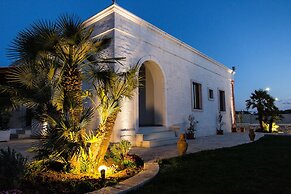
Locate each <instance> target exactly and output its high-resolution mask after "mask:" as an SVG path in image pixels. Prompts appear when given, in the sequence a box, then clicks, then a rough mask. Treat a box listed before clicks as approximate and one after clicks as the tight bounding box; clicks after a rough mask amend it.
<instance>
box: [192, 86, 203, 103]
mask: <svg viewBox="0 0 291 194" xmlns="http://www.w3.org/2000/svg"><path fill="white" fill-rule="evenodd" d="M192 90H193V109H202V92H201V91H202V90H201V84H199V83H196V82H193V83H192Z"/></svg>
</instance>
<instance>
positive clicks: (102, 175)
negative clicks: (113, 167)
mask: <svg viewBox="0 0 291 194" xmlns="http://www.w3.org/2000/svg"><path fill="white" fill-rule="evenodd" d="M106 170H107V166H105V165H101V166H99V168H98V172H99V173H101V179H103V180H104V179H105V172H106Z"/></svg>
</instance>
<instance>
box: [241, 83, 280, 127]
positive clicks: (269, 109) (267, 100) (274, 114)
mask: <svg viewBox="0 0 291 194" xmlns="http://www.w3.org/2000/svg"><path fill="white" fill-rule="evenodd" d="M246 108H247V109H250V108H251V109H257V112H258V120H259V124H260V128H261V130H262V131H264V126H263V122H266V123H268V124H269V132H272V125H273V122H274V121H275V120H278V119H279V118H280V116H279V109H278V108H277V107H276V105H275V99H274V98H273V97H272V96H271V95H269V94H268V92H267V91H265V90H262V89H259V90H255V91H254V92H253V93H252V94H251V96H250V99H248V100H246Z"/></svg>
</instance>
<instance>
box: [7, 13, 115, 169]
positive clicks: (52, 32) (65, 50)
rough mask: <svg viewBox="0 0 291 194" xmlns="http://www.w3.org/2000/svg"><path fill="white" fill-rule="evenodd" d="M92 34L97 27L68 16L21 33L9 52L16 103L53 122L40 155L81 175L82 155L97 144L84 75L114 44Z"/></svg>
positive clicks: (43, 22)
mask: <svg viewBox="0 0 291 194" xmlns="http://www.w3.org/2000/svg"><path fill="white" fill-rule="evenodd" d="M92 32H93V27H91V28H85V26H84V24H83V23H82V22H81V20H80V19H79V18H77V17H75V16H72V17H71V16H67V15H65V16H62V17H60V18H59V19H58V20H57V22H45V21H41V22H38V23H35V24H34V25H32V26H31V27H30V28H29V29H26V30H25V31H22V32H20V33H19V34H18V36H17V37H16V39H15V40H14V41H13V43H12V46H11V47H10V49H9V56H10V57H11V58H12V59H14V60H15V61H16V62H15V64H17V65H16V67H15V68H14V69H13V70H12V71H11V72H10V73H9V74H8V80H9V82H10V85H7V86H3V88H2V91H3V92H6V93H10V94H11V96H14V97H13V101H14V102H15V103H16V104H18V105H24V106H25V107H27V108H31V109H33V110H35V112H36V114H35V115H36V116H38V117H39V119H40V120H42V121H48V122H49V125H48V138H47V139H46V140H44V141H42V142H41V145H39V149H36V150H37V152H38V157H39V158H40V159H45V158H51V157H52V156H54V157H55V158H56V159H61V160H64V161H65V162H66V163H68V164H70V165H72V168H74V169H77V171H79V170H80V165H79V163H78V161H80V158H81V157H82V153H83V156H84V155H86V154H84V152H86V153H87V154H88V153H89V150H88V149H87V147H88V142H89V143H92V142H94V141H96V136H94V135H92V134H93V133H87V132H86V127H87V123H88V122H89V120H90V117H91V112H92V111H91V110H88V109H85V108H84V106H83V100H84V97H86V95H87V92H85V91H83V90H82V79H83V75H82V74H83V71H84V69H86V66H89V65H92V64H96V63H97V61H96V57H97V55H98V53H99V51H101V50H103V49H104V48H106V46H108V44H109V42H110V41H109V39H103V40H95V39H93V38H92V37H91V34H92ZM84 94H86V95H84ZM86 142H87V143H86ZM95 145H96V144H95ZM95 147H96V146H95ZM95 150H96V149H95ZM90 152H91V151H90Z"/></svg>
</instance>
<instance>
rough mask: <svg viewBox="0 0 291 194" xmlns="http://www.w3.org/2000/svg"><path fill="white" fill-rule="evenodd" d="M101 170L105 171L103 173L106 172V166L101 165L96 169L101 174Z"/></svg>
mask: <svg viewBox="0 0 291 194" xmlns="http://www.w3.org/2000/svg"><path fill="white" fill-rule="evenodd" d="M101 170H105V172H106V170H107V166H105V165H101V166H99V168H98V172H101Z"/></svg>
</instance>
